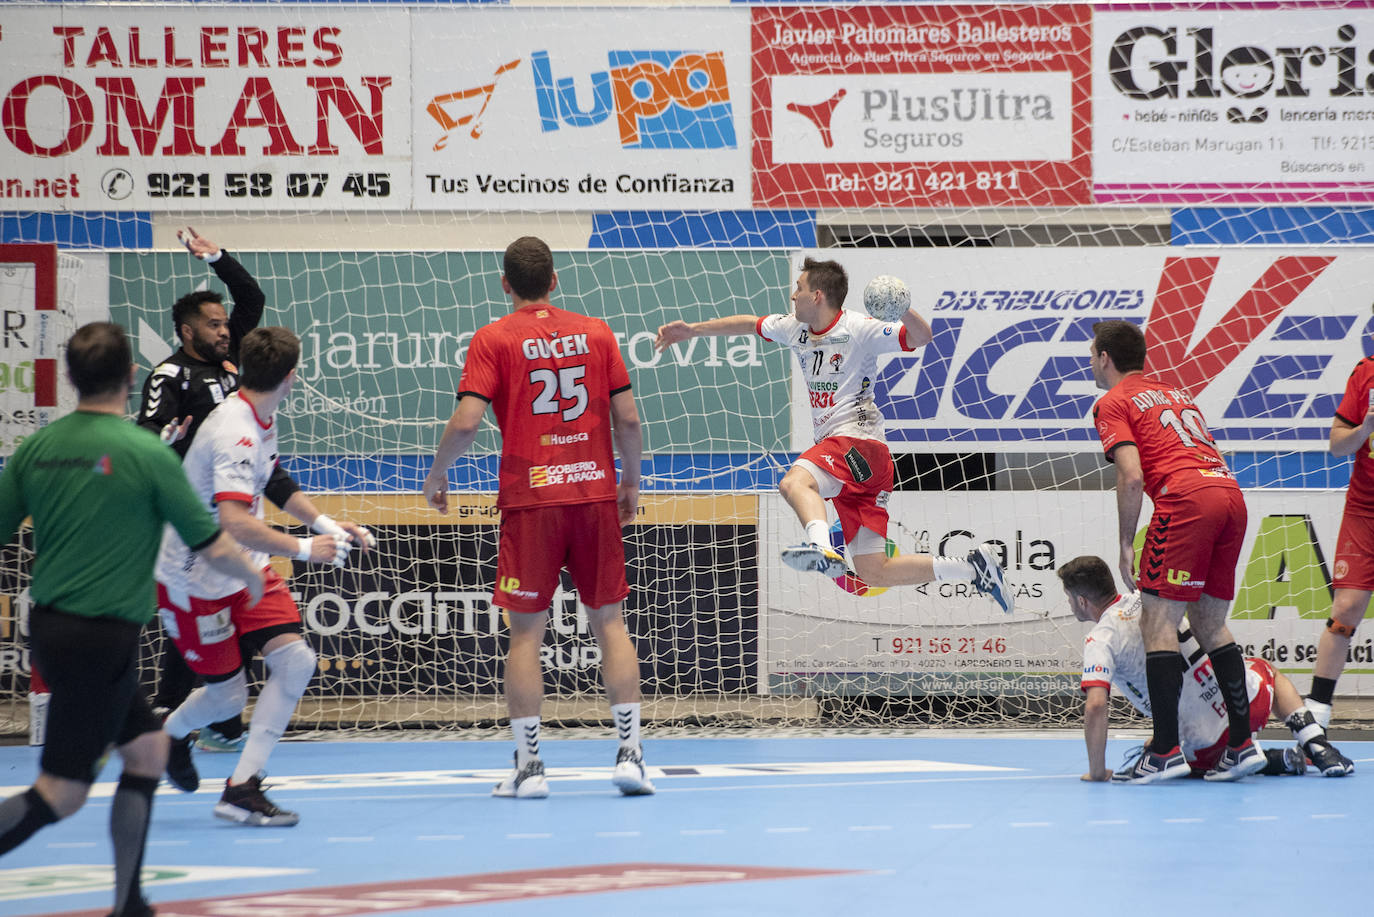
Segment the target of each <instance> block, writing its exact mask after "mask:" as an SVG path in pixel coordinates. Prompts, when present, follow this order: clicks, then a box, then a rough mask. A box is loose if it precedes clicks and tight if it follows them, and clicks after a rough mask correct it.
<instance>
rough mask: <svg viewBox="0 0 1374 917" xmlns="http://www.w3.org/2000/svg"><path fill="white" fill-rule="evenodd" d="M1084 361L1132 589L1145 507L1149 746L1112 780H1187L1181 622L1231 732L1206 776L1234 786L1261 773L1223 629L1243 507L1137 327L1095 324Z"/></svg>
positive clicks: (1236, 662) (1240, 679)
mask: <svg viewBox="0 0 1374 917" xmlns="http://www.w3.org/2000/svg"><path fill="white" fill-rule="evenodd" d="M1090 353H1091V355H1092V371H1093V379H1094V380H1095V381H1096V383H1097V387H1098V388H1100V389H1104V390H1106V392H1107V394H1105V395H1103V396H1102V397H1101V398H1100V399H1098V402H1097V404H1095V405H1094V406H1093V422H1094V423H1095V425H1096V426H1097V433H1098V435H1099V436H1100V437H1101V439H1102V448H1103V450H1104V451H1105V453H1106V457H1107V460H1108V461H1111V462H1114V463H1115V464H1116V508H1117V525H1118V529H1117V533H1118V536H1119V539H1120V569H1121V574H1122V577H1123V578H1124V580H1125V582H1126V583H1127V584H1133V583H1135V581H1136V579H1135V532H1136V524H1137V523H1138V522H1139V521H1140V510H1141V506H1142V497H1143V496H1144V495H1148V496H1149V498H1150V502H1151V503H1152V504H1153V505H1154V514H1153V515H1152V516H1151V517H1150V525H1149V528H1148V529H1147V530H1146V533H1145V545H1144V551H1143V556H1142V558H1141V563H1140V582H1139V586H1140V591H1141V593H1142V596H1141V605H1142V609H1141V615H1140V629H1141V632H1142V634H1143V635H1144V638H1145V651H1146V655H1145V680H1146V684H1147V687H1148V691H1149V695H1150V706H1151V708H1152V709H1153V711H1154V738H1153V739H1152V740H1151V742H1150V743H1148V744H1147V745H1146V746H1145V748H1144V750H1143V751H1142V752H1141V755H1140V757H1139V758H1137V759H1136V760H1135V761H1134V762H1133V763H1131V764H1130V765H1128V766H1127V767H1126V768H1124V769H1123V770H1122V771H1121V772H1118V774H1117V775H1116V776H1115V777H1114V778H1113V779H1116V780H1118V781H1119V782H1127V783H1153V782H1155V781H1157V780H1166V779H1169V778H1172V777H1182V776H1184V775H1186V774H1187V773H1188V761H1187V759H1186V758H1185V757H1184V755H1183V752H1182V751H1181V750H1180V748H1179V738H1178V731H1179V729H1178V699H1179V695H1180V693H1181V692H1182V690H1183V657H1182V656H1180V655H1179V651H1178V631H1179V626H1180V625H1181V624H1182V623H1183V617H1184V615H1185V614H1187V616H1188V621H1189V624H1190V626H1191V628H1192V631H1193V633H1194V635H1196V637H1197V639H1198V642H1199V643H1200V644H1202V647H1203V649H1205V650H1206V651H1207V655H1208V657H1209V658H1210V659H1211V660H1212V671H1213V673H1214V674H1215V675H1216V679H1217V682H1218V683H1219V684H1220V685H1221V689H1222V690H1221V693H1222V696H1223V698H1224V700H1225V702H1226V714H1227V719H1228V723H1229V726H1228V729H1229V732H1228V745H1227V748H1226V751H1225V752H1224V753H1223V754H1222V756H1221V759H1220V760H1219V761H1218V762H1217V764H1216V766H1215V767H1214V768H1212V769H1211V770H1210V771H1208V772H1207V774H1206V777H1207V779H1208V780H1238V779H1240V778H1241V777H1244V776H1246V775H1247V774H1253V773H1254V772H1255V771H1257V770H1259V769H1260V768H1262V767H1264V763H1265V759H1264V754H1263V752H1262V751H1261V750H1260V748H1259V746H1258V744H1257V743H1256V742H1255V741H1254V740H1253V739H1252V738H1251V733H1250V699H1249V697H1248V695H1247V693H1246V688H1245V658H1244V657H1243V656H1242V655H1241V651H1240V647H1238V646H1237V645H1236V642H1235V639H1234V638H1233V637H1232V636H1231V631H1230V629H1229V628H1227V626H1226V615H1227V611H1228V610H1229V608H1230V606H1231V600H1232V599H1233V598H1235V594H1236V562H1237V560H1239V558H1240V548H1241V541H1242V540H1243V539H1244V537H1245V523H1246V510H1245V498H1244V496H1243V495H1242V494H1241V491H1240V485H1238V484H1237V483H1236V479H1235V477H1234V476H1233V475H1232V474H1231V471H1230V469H1228V468H1227V467H1226V460H1225V459H1223V458H1222V457H1221V453H1220V452H1218V451H1217V447H1216V443H1215V442H1213V440H1212V436H1211V434H1210V433H1208V432H1207V423H1206V421H1205V420H1204V419H1203V416H1202V412H1201V411H1199V410H1198V409H1197V406H1196V405H1195V404H1193V402H1192V399H1191V398H1189V397H1188V395H1187V394H1186V393H1184V392H1182V391H1180V390H1178V389H1177V388H1175V387H1174V386H1172V385H1170V384H1169V383H1167V382H1164V381H1163V380H1160V379H1157V378H1154V377H1151V376H1146V375H1145V374H1144V367H1145V335H1144V333H1143V332H1142V331H1141V330H1140V328H1139V327H1137V326H1136V325H1133V324H1131V323H1130V322H1126V321H1121V320H1119V319H1112V320H1109V321H1104V322H1098V323H1097V324H1095V325H1094V326H1093V342H1092V347H1091V350H1090Z"/></svg>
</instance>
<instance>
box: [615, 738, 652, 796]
mask: <svg viewBox="0 0 1374 917" xmlns="http://www.w3.org/2000/svg"><path fill="white" fill-rule="evenodd" d="M611 783H614V784H615V785H616V788H617V789H619V790H620V792H621V793H622V794H623V795H625V796H652V795H654V785H653V784H652V783H651V782H649V778H648V777H647V776H645V774H644V752H643V750H642V749H639V748H630V747H628V746H625V745H622V746H620V751H618V752H616V755H615V772H614V773H613V774H611Z"/></svg>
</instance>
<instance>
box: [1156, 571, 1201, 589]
mask: <svg viewBox="0 0 1374 917" xmlns="http://www.w3.org/2000/svg"><path fill="white" fill-rule="evenodd" d="M1192 575H1193V573H1192V571H1191V570H1175V569H1174V568H1172V567H1170V568H1169V572H1168V573H1166V574H1165V578H1166V579H1168V580H1169V582H1170V583H1173V584H1174V585H1175V586H1205V585H1207V581H1206V580H1195V579H1192Z"/></svg>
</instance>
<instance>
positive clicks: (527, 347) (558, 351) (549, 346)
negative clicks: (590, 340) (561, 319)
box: [520, 334, 591, 360]
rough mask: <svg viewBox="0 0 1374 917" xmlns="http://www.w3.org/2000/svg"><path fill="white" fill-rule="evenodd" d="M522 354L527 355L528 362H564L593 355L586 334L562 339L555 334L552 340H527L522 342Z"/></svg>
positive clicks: (572, 335)
mask: <svg viewBox="0 0 1374 917" xmlns="http://www.w3.org/2000/svg"><path fill="white" fill-rule="evenodd" d="M520 352H521V353H523V354H524V355H525V359H526V360H547V359H549V358H550V357H552V358H553V359H555V360H562V359H565V358H567V357H577V356H582V355H583V354H587V353H591V348H590V347H588V346H587V336H586V335H585V334H568V335H564V336H562V337H560V336H558V335H557V334H555V335H554V338H553V339H552V340H545V339H544V338H526V339H525V340H523V341H521V342H520Z"/></svg>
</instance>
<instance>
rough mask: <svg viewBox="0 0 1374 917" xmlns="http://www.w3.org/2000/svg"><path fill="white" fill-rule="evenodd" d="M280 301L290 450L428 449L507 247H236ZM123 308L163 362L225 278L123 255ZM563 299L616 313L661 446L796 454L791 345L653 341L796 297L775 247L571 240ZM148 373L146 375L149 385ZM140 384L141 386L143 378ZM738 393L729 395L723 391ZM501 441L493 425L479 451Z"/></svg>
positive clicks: (147, 348) (149, 361) (117, 300)
mask: <svg viewBox="0 0 1374 917" xmlns="http://www.w3.org/2000/svg"><path fill="white" fill-rule="evenodd" d="M235 256H236V257H238V258H239V260H240V261H242V262H243V264H244V266H245V267H246V268H247V269H248V270H249V272H251V273H252V274H253V275H254V277H256V278H257V280H258V282H259V284H260V285H261V286H262V289H263V291H264V294H265V295H266V297H267V305H266V311H265V314H264V319H263V323H264V324H281V325H286V326H287V327H289V328H292V329H293V330H295V331H296V332H297V333H298V334H299V335H300V337H301V348H302V352H301V365H300V367H299V371H298V375H297V380H296V383H295V386H294V388H293V389H292V392H291V395H290V396H289V397H288V398H287V400H286V401H285V402H284V404H283V405H282V413H281V417H282V424H283V426H282V429H283V433H282V441H283V451H284V452H285V453H286V454H289V455H295V456H300V455H317V454H325V455H336V456H337V455H353V456H369V457H375V456H377V455H379V454H390V455H394V454H397V453H421V454H430V453H432V450H433V449H434V446H435V444H436V443H437V442H438V439H439V433H440V431H441V430H442V427H443V424H444V422H445V421H447V420H448V418H449V415H450V414H451V413H452V412H453V408H454V393H455V392H456V391H457V390H458V381H459V378H460V376H461V372H462V366H463V361H464V359H465V357H466V353H467V346H468V342H469V341H471V340H472V335H473V333H474V332H475V331H476V330H477V329H478V328H480V327H482V326H483V325H486V324H488V323H489V322H492V321H495V320H496V319H498V318H500V317H502V316H504V315H506V314H508V313H509V311H510V299H509V297H508V296H506V294H505V293H503V292H502V291H501V253H500V252H289V253H279V254H257V253H244V252H235ZM109 257H110V277H111V280H110V297H109V300H110V304H111V306H110V313H111V320H112V321H115V322H119V323H120V324H122V325H124V327H126V328H128V329H129V330H130V331H131V333H132V335H133V337H134V338H135V352H134V356H135V361H136V362H137V363H138V364H139V366H140V367H141V369H142V370H147V369H151V368H152V367H153V366H155V365H156V364H157V363H159V362H161V361H162V360H164V359H166V358H167V356H168V355H169V354H170V353H171V352H172V350H173V349H174V348H173V346H172V344H171V342H170V340H169V338H170V331H171V317H170V312H171V304H172V302H174V301H175V300H176V298H177V297H178V296H181V295H183V294H184V293H187V292H189V291H191V290H194V289H197V288H198V287H201V286H202V285H207V283H208V286H209V287H210V288H211V289H214V290H221V291H222V290H223V286H222V285H221V284H220V283H219V282H218V281H217V280H215V279H213V276H212V275H210V272H209V270H208V269H207V268H206V267H205V266H204V265H203V264H201V263H200V262H198V261H195V260H193V259H191V258H190V257H188V256H187V255H186V254H185V253H184V252H180V253H173V252H163V253H156V254H112V255H110V256H109ZM554 268H555V270H556V271H557V273H558V281H559V283H558V290H557V291H556V292H555V294H554V299H553V302H554V303H555V304H556V305H563V306H565V307H566V308H569V309H573V310H576V311H580V312H583V313H585V314H588V315H592V316H595V317H597V318H600V319H604V320H605V321H606V322H607V323H608V324H610V326H611V329H612V330H613V331H614V332H615V333H616V335H617V337H618V339H619V340H620V343H621V353H622V355H623V356H624V358H625V363H626V366H627V367H628V368H629V371H630V381H631V384H632V385H633V387H634V392H635V399H636V402H637V404H638V407H639V412H640V416H641V417H642V418H643V420H644V435H645V442H646V443H647V444H648V446H649V448H650V449H651V450H653V451H654V452H655V453H670V452H720V453H731V452H758V451H760V450H785V449H786V448H787V438H788V435H789V433H788V413H787V395H788V391H787V382H786V379H787V373H786V369H785V364H784V356H783V354H782V352H781V351H780V350H779V349H778V348H775V347H773V346H771V345H769V344H768V343H767V342H765V341H763V340H762V339H761V338H759V337H758V336H757V335H753V334H749V335H742V336H739V337H737V338H718V339H706V338H701V339H696V340H692V341H689V342H687V343H686V344H684V345H680V346H678V347H674V348H673V349H672V350H670V351H666V352H659V351H656V350H654V345H653V341H654V336H655V334H656V332H657V330H658V327H659V326H660V325H662V324H665V323H667V322H670V321H673V320H674V319H684V320H686V321H700V320H702V319H706V318H714V317H716V316H720V315H732V314H735V313H740V312H748V311H752V310H755V309H762V308H770V307H771V308H786V307H787V298H786V292H785V291H786V289H787V285H788V280H787V271H788V263H787V259H786V257H784V256H783V255H781V254H778V253H773V252H728V251H720V252H714V251H713V252H691V251H682V252H566V253H565V252H558V253H555V255H554ZM138 384H139V385H140V386H141V385H142V374H141V373H140V378H139V383H138ZM136 390H137V389H136ZM722 393H724V394H722ZM494 449H496V439H495V435H494V433H492V432H491V430H490V429H489V428H488V429H485V430H484V431H483V432H482V433H481V434H480V435H479V438H478V440H477V443H476V445H475V446H474V448H473V452H474V453H483V452H491V451H493V450H494Z"/></svg>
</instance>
